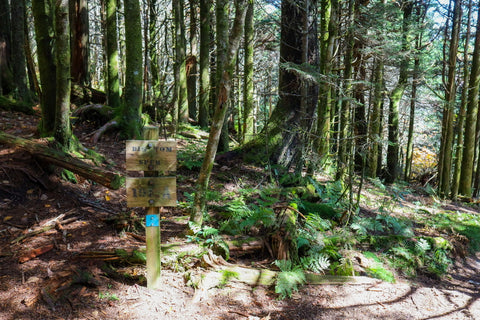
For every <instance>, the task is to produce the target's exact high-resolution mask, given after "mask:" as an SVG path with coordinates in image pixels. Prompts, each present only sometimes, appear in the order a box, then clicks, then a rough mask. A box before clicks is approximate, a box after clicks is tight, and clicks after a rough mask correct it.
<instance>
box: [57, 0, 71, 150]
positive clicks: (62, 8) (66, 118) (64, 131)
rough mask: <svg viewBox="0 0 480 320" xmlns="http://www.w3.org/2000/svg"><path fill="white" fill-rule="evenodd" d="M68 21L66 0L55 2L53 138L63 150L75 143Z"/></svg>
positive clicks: (68, 148) (69, 148)
mask: <svg viewBox="0 0 480 320" xmlns="http://www.w3.org/2000/svg"><path fill="white" fill-rule="evenodd" d="M69 49H70V23H69V16H68V0H57V1H56V3H55V61H56V64H57V69H56V72H57V77H56V81H57V85H56V88H57V94H56V117H55V135H54V136H55V140H56V141H57V142H58V143H59V144H60V145H61V146H62V150H63V151H71V150H73V149H74V147H75V144H74V142H73V139H72V128H71V126H70V90H71V78H70V61H71V57H70V50H69Z"/></svg>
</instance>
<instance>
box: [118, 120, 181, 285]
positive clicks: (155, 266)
mask: <svg viewBox="0 0 480 320" xmlns="http://www.w3.org/2000/svg"><path fill="white" fill-rule="evenodd" d="M158 132H159V129H158V127H153V126H147V127H144V131H143V137H144V139H145V140H128V141H127V142H126V167H127V171H143V172H144V177H141V178H128V177H127V179H126V189H127V206H128V207H147V208H148V209H147V215H146V217H145V224H146V231H145V233H146V240H147V254H146V257H147V287H148V288H152V289H158V288H160V270H161V247H160V244H161V243H160V207H174V206H176V205H177V190H176V178H175V177H174V176H162V177H159V173H161V174H162V175H166V174H168V173H170V172H174V171H175V170H176V165H177V144H176V142H175V141H158Z"/></svg>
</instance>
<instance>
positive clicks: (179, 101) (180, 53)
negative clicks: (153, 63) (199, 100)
mask: <svg viewBox="0 0 480 320" xmlns="http://www.w3.org/2000/svg"><path fill="white" fill-rule="evenodd" d="M184 4H185V2H184V0H174V1H172V6H173V12H174V15H175V16H174V23H175V92H176V94H175V96H176V108H177V119H178V122H176V125H178V124H179V123H180V122H183V123H186V122H188V93H187V71H186V54H185V50H186V49H185V48H186V45H185V19H184V14H183V7H184Z"/></svg>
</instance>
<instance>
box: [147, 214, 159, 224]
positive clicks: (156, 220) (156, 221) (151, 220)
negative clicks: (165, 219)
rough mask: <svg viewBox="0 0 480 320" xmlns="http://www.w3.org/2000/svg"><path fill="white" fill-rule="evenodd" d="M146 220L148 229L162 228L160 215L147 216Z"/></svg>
mask: <svg viewBox="0 0 480 320" xmlns="http://www.w3.org/2000/svg"><path fill="white" fill-rule="evenodd" d="M145 218H146V222H147V223H146V224H147V227H160V218H159V215H158V214H147V215H146V216H145Z"/></svg>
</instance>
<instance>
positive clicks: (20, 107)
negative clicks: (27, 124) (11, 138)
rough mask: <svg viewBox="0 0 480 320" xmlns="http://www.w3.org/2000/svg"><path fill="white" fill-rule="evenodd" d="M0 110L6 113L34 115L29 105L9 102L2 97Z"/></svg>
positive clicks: (20, 102) (9, 100) (0, 97)
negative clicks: (14, 112) (16, 112)
mask: <svg viewBox="0 0 480 320" xmlns="http://www.w3.org/2000/svg"><path fill="white" fill-rule="evenodd" d="M0 109H4V110H7V111H18V112H23V113H25V114H30V115H32V114H35V110H33V108H32V105H31V104H28V103H25V102H22V101H15V100H11V99H8V98H7V97H4V96H0Z"/></svg>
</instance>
